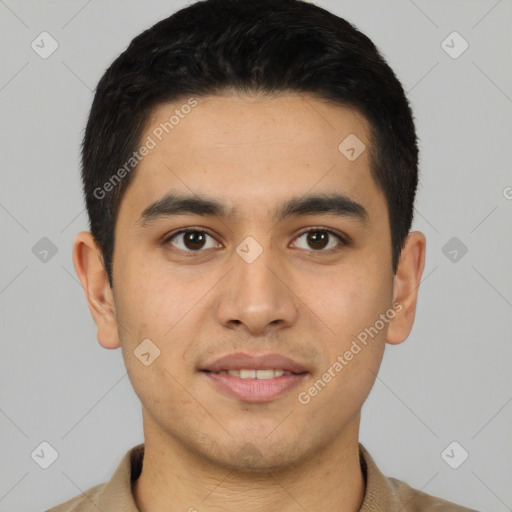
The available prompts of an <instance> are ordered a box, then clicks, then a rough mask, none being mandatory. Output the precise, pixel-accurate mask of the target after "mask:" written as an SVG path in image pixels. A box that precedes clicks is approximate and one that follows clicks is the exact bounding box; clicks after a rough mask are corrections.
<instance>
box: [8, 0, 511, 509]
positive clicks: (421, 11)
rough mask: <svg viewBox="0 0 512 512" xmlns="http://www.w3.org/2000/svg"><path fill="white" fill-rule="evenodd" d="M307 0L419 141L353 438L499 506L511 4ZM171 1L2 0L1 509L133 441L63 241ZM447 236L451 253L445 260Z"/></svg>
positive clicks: (503, 451)
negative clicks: (407, 230)
mask: <svg viewBox="0 0 512 512" xmlns="http://www.w3.org/2000/svg"><path fill="white" fill-rule="evenodd" d="M317 3H318V4H319V5H321V6H323V7H326V8H327V9H329V10H331V11H333V12H335V13H337V14H339V15H341V16H343V17H346V18H347V19H348V20H349V21H351V22H353V23H355V24H356V25H357V26H358V27H359V28H360V29H361V30H362V31H363V32H365V33H367V34H368V35H369V36H370V37H371V38H372V40H373V41H374V42H375V43H376V44H377V46H378V47H379V48H380V49H381V50H382V52H383V53H384V55H385V57H386V58H387V59H388V62H389V63H390V65H391V66H392V67H393V68H394V69H395V71H396V72H397V74H398V76H399V78H400V79H401V80H402V82H403V84H404V87H405V89H406V90H407V91H408V96H409V98H410V99H411V102H412V106H413V109H414V112H415V116H416V119H417V129H418V134H419V137H420V139H421V150H422V156H421V172H422V175H421V186H420V190H419V196H418V202H417V212H416V220H415V229H419V230H421V231H423V232H424V233H425V235H426V236H427V240H428V250H427V263H426V268H425V273H424V281H423V283H422V286H421V292H420V298H419V309H418V313H417V319H416V324H415V327H414V329H413V332H412V334H411V336H410V338H409V340H408V341H406V342H405V343H404V344H402V345H398V346H396V347H391V346H389V347H388V348H387V349H386V355H385V358H384V363H383V366H382V369H381V372H380V374H379V377H378V380H377V382H376V384H375V387H374V389H373V391H372V393H371V395H370V397H369V399H368V401H367V403H366V405H365V406H364V408H363V420H362V429H361V440H362V442H363V443H364V444H365V446H366V447H367V448H368V449H369V451H370V453H371V454H372V455H373V457H374V458H375V459H376V461H377V463H378V464H379V465H380V467H381V469H382V470H383V472H384V473H386V474H388V475H389V476H394V477H397V478H400V479H403V480H406V481H407V482H408V483H409V484H410V485H412V486H413V487H416V488H418V489H422V490H424V491H425V492H428V493H431V494H434V495H439V496H442V497H444V498H447V499H450V500H453V501H456V502H459V503H461V504H464V505H467V506H471V507H473V508H477V509H479V510H493V511H496V512H501V511H506V510H512V508H511V507H512V487H511V485H510V482H511V481H512V468H511V463H510V461H511V460H512V441H511V436H510V431H511V424H512V404H511V401H512V386H511V377H510V367H511V361H512V344H511V340H510V331H511V327H512V315H511V308H512V291H511V290H512V272H511V267H510V261H512V258H511V256H512V254H511V253H512V237H511V236H510V234H511V227H512V226H511V225H512V216H511V210H512V200H511V199H510V198H511V197H512V188H510V187H512V175H511V173H510V165H511V164H510V162H511V160H512V158H511V157H512V155H511V153H512V150H511V146H512V144H511V142H512V139H511V135H512V133H511V132H512V115H511V114H512V59H511V58H510V52H511V50H512V44H511V43H512V35H511V34H512V32H511V30H510V27H511V21H512V2H511V1H510V0H501V1H495V0H492V1H483V0H482V1H476V0H474V1H471V0H465V1H454V0H450V1H426V0H415V1H414V2H413V1H408V0H402V1H382V0H380V1H376V0H374V1H357V2H356V1H332V0H324V1H320V0H318V1H317ZM185 4H186V2H183V1H154V0H152V1H150V2H141V1H138V2H136V1H123V2H121V1H120V0H119V1H112V0H111V1H102V2H100V1H99V0H92V1H85V2H70V1H51V2H49V1H46V2H40V1H39V2H36V1H23V2H22V1H15V0H5V1H4V0H0V20H1V21H0V23H1V25H0V34H1V36H0V37H1V48H2V50H1V52H2V68H1V76H0V108H1V112H2V115H1V134H0V143H1V149H2V159H1V163H2V165H1V181H2V186H1V192H0V220H1V227H2V241H3V244H2V265H1V275H0V302H1V315H2V323H1V326H2V327H1V329H2V330H1V343H2V348H1V359H0V364H1V368H0V379H1V387H0V393H1V394H0V432H1V444H0V449H1V459H0V460H1V461H2V465H1V473H0V510H1V511H10V512H21V511H23V512H31V511H39V510H44V509H45V508H48V507H50V506H53V505H56V504H57V503H60V502H62V501H64V500H66V499H68V498H70V497H72V496H75V495H76V494H79V493H80V491H83V490H86V489H88V488H89V487H91V486H93V485H96V484H98V483H101V482H104V481H106V480H107V479H108V478H110V476H111V475H112V472H113V471H114V469H115V467H116V466H117V464H118V463H119V460H120V458H121V457H122V455H123V454H124V453H125V452H126V451H127V450H128V449H129V448H130V447H131V446H133V445H135V444H137V443H139V442H142V441H143V433H142V426H141V411H140V404H139V402H138V399H137V397H136V395H135V393H134V392H133V390H132V388H131V385H130V382H129V379H128V377H127V374H126V371H125V369H124V365H123V361H122V357H121V352H120V350H111V351H109V350H105V349H103V348H101V347H100V345H99V344H98V343H97V341H96V331H95V326H94V324H93V321H92V319H91V317H90V315H89V311H88V309H87V306H86V302H85V299H84V294H83V291H82V289H81V287H80V284H79V282H78V280H77V278H76V276H75V272H74V269H73V266H72V259H71V248H72V241H73V238H74V235H75V233H76V232H78V231H80V230H83V229H87V218H86V214H85V211H84V205H83V200H82V195H81V184H80V179H79V162H80V160H79V144H80V142H81V139H82V134H83V132H82V130H83V128H84V126H85V122H86V116H87V113H88V110H89V108H90V105H91V101H92V98H93V90H94V87H95V86H96V84H97V82H98V80H99V78H100V76H101V75H102V74H103V72H104V70H105V69H106V67H107V66H108V65H109V64H110V63H111V61H112V60H113V59H114V58H115V57H117V55H118V54H119V53H120V52H121V51H122V50H124V49H125V48H126V46H127V45H128V43H129V41H130V40H131V39H132V38H133V37H134V36H135V35H137V34H138V33H139V32H140V31H141V30H142V29H145V28H147V27H149V26H150V25H152V24H153V23H154V22H156V21H158V20H160V19H162V18H164V17H166V16H168V15H169V14H170V13H172V12H174V11H175V10H177V9H178V8H179V7H181V6H183V5H185ZM43 31H47V32H49V33H50V34H51V36H52V37H53V38H54V39H55V40H56V41H57V42H58V45H59V46H58V49H57V50H56V51H55V52H54V53H53V54H52V55H51V56H50V57H48V58H47V59H43V58H41V57H40V56H39V55H38V54H37V53H36V52H35V51H34V50H33V49H32V47H31V43H32V41H33V40H35V39H36V38H37V37H38V36H39V34H40V33H41V32H43ZM453 31H457V32H459V33H460V34H461V35H462V37H463V38H464V39H465V40H466V41H467V42H468V43H469V48H468V49H467V50H466V51H465V52H464V53H463V54H462V55H460V56H459V57H458V58H452V57H451V56H450V55H448V54H447V53H446V51H445V50H444V49H443V47H442V46H441V43H442V41H443V40H445V38H446V37H447V36H448V35H449V34H451V33H452V32H453ZM36 41H37V40H36ZM445 44H448V45H449V46H452V47H453V48H452V49H451V50H450V51H451V52H452V53H453V52H454V51H457V50H460V49H461V48H462V46H461V44H462V42H461V40H457V39H453V37H452V38H451V39H450V38H449V39H448V40H447V43H445ZM46 48H48V44H46ZM507 187H509V188H507ZM43 237H48V238H49V239H50V240H51V241H52V243H53V244H55V246H56V248H57V253H56V254H55V255H53V256H52V254H51V252H49V253H48V254H47V255H46V261H41V258H43V259H44V257H43V256H42V254H41V253H40V252H38V251H41V250H42V249H41V247H40V246H36V249H34V252H35V254H34V252H33V250H32V249H33V247H34V246H35V245H36V244H37V243H38V241H39V240H40V239H41V238H43ZM452 237H457V239H458V241H456V242H455V243H456V244H458V246H459V247H457V246H456V245H454V246H453V247H452V246H451V245H449V246H448V247H447V248H445V249H444V252H443V247H445V245H446V244H447V242H448V241H449V240H450V239H451V238H452ZM45 243H47V242H40V244H43V246H42V247H43V249H44V244H45ZM452 243H454V242H452ZM461 244H464V246H465V247H467V250H468V251H467V253H466V254H464V255H462V251H461V247H462V245H461ZM454 249H455V250H456V251H457V253H456V254H455V253H453V250H454ZM450 251H451V254H450ZM445 253H446V255H445ZM455 256H456V258H455ZM454 258H455V261H452V260H453V259H454ZM507 432H508V434H507ZM43 441H46V442H48V443H50V444H51V445H52V446H53V447H54V448H55V450H57V452H58V458H57V460H56V461H55V462H54V463H53V464H52V465H51V466H50V467H49V468H48V469H46V470H44V469H42V468H41V467H39V465H38V464H36V462H35V461H34V460H33V459H32V458H31V453H32V452H33V451H34V450H35V449H36V448H37V447H38V446H39V445H40V443H41V442H43ZM452 441H457V443H459V445H460V447H462V448H460V447H459V446H456V447H455V449H454V451H453V452H451V451H450V450H448V453H449V455H450V456H451V457H450V462H451V463H452V464H455V463H457V462H458V461H459V462H460V460H461V456H462V455H461V454H463V452H462V449H464V450H466V451H467V452H468V453H469V457H468V459H467V460H466V461H465V462H464V463H463V464H462V465H460V466H459V467H458V469H452V468H451V467H450V466H449V465H448V464H447V463H446V462H445V461H446V460H448V459H447V458H446V455H445V457H444V459H443V457H442V456H441V453H442V452H443V450H444V449H445V448H446V447H447V446H448V445H449V444H450V443H451V442H452Z"/></svg>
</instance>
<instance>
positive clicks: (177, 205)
mask: <svg viewBox="0 0 512 512" xmlns="http://www.w3.org/2000/svg"><path fill="white" fill-rule="evenodd" d="M181 214H193V215H202V216H206V217H219V218H221V219H226V220H234V219H235V218H237V216H238V209H237V208H228V207H227V206H226V205H224V204H223V203H222V202H221V201H219V200H218V199H215V198H213V197H207V196H200V195H197V194H195V195H183V194H176V193H169V194H166V195H165V196H164V197H162V198H161V199H159V200H158V201H156V202H154V203H153V204H151V205H149V206H148V207H147V208H145V209H144V211H143V212H142V214H141V215H140V217H139V219H138V221H137V222H138V223H139V224H141V225H142V226H146V225H148V224H150V223H151V222H152V221H155V220H157V219H159V218H167V217H172V216H175V215H181ZM322 214H330V215H336V216H340V217H349V218H350V217H351V218H354V219H356V220H359V221H361V222H364V223H369V216H368V212H367V211H366V209H365V207H364V206H363V205H362V204H360V203H357V202H356V201H354V200H353V199H350V198H349V197H347V196H345V195H343V194H338V193H331V194H314V195H306V196H301V197H292V198H291V199H289V200H288V201H286V202H285V203H284V204H282V205H280V206H279V207H277V208H276V209H275V210H274V213H273V215H272V219H273V220H274V222H281V221H283V220H284V219H287V218H290V217H298V216H305V215H322Z"/></svg>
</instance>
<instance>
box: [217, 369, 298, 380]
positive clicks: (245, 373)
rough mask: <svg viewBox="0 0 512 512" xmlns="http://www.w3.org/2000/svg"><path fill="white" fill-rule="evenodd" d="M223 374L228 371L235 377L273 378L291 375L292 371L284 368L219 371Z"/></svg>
mask: <svg viewBox="0 0 512 512" xmlns="http://www.w3.org/2000/svg"><path fill="white" fill-rule="evenodd" d="M219 373H221V374H225V373H228V374H229V375H232V376H233V377H239V378H240V379H258V380H265V379H273V378H274V377H282V376H283V375H291V372H287V371H284V370H273V369H268V370H267V369H265V370H244V369H242V370H228V371H226V370H223V371H221V372H219Z"/></svg>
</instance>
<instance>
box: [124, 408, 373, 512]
mask: <svg viewBox="0 0 512 512" xmlns="http://www.w3.org/2000/svg"><path fill="white" fill-rule="evenodd" d="M147 423H148V422H147V421H146V419H145V421H144V433H145V449H144V461H143V470H142V473H141V475H140V477H139V478H138V479H137V481H136V482H135V483H134V485H133V496H134V499H135V502H136V504H137V507H138V509H139V510H140V512H160V511H162V510H165V511H167V512H175V511H189V512H204V511H206V510H208V511H211V512H220V511H223V512H232V511H233V512H234V511H237V512H239V511H240V510H244V511H246V512H267V511H268V510H279V511H280V512H297V511H301V512H303V511H304V510H323V511H326V512H329V511H332V512H334V511H336V512H357V511H358V510H359V509H360V507H361V504H362V502H363V498H364V493H365V481H364V476H363V473H362V470H361V466H360V461H359V445H358V429H359V417H357V418H355V419H354V422H353V424H350V425H347V427H346V428H345V429H344V431H343V432H342V433H341V434H340V436H339V437H338V438H337V439H336V441H335V442H334V443H331V444H330V445H329V446H327V447H325V448H324V449H322V450H320V451H318V452H317V453H316V454H315V455H314V456H313V457H310V458H309V459H308V460H306V461H302V462H300V463H297V464H295V465H293V467H289V468H286V469H280V470H278V471H272V472H266V473H252V472H245V471H244V472H239V471H235V470H233V469H229V468H225V467H219V466H218V465H216V464H213V463H211V462H209V461H207V460H206V459H205V458H204V457H201V456H200V455H198V454H196V453H192V452H191V451H189V450H188V449H187V448H185V447H183V446H182V445H181V444H180V443H179V442H177V441H176V440H174V439H170V438H169V435H166V436H164V435H163V433H162V432H161V431H159V430H158V429H155V428H151V426H150V425H148V424H147Z"/></svg>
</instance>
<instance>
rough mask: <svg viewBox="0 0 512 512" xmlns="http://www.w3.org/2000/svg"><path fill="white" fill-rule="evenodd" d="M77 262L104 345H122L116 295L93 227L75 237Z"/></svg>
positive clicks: (74, 246) (101, 342) (88, 302)
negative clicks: (91, 229)
mask: <svg viewBox="0 0 512 512" xmlns="http://www.w3.org/2000/svg"><path fill="white" fill-rule="evenodd" d="M73 265H74V267H75V271H76V273H77V275H78V278H79V279H80V282H81V283H82V288H83V289H84V292H85V298H86V300H87V304H88V305H89V310H90V311H91V314H92V317H93V319H94V322H95V323H96V326H97V329H98V341H99V342H100V345H101V346H102V347H104V348H109V349H113V348H118V347H120V346H121V343H120V340H119V334H118V331H117V323H116V317H115V307H114V296H113V293H112V289H111V287H110V283H109V281H108V276H107V272H106V271H105V267H104V264H103V256H102V253H101V250H100V248H99V247H98V244H97V243H96V240H95V239H94V237H93V236H92V233H90V232H89V231H83V232H81V233H79V234H78V235H77V236H76V238H75V241H74V244H73Z"/></svg>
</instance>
